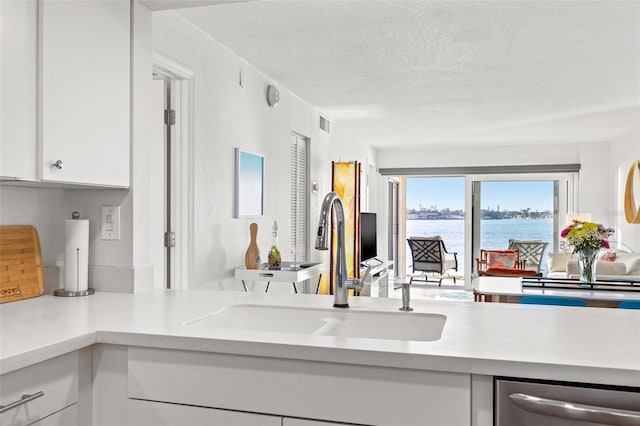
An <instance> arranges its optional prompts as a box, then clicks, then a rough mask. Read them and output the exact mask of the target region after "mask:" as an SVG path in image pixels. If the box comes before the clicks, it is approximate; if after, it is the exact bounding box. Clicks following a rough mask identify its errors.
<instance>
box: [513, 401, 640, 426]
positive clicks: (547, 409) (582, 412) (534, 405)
mask: <svg viewBox="0 0 640 426" xmlns="http://www.w3.org/2000/svg"><path fill="white" fill-rule="evenodd" d="M509 398H511V401H513V403H514V404H515V405H517V406H518V407H520V408H522V409H523V410H525V411H529V412H531V413H536V414H542V415H546V416H550V417H559V418H563V419H569V420H578V421H582V422H591V423H598V424H603V425H619V426H638V425H640V412H638V411H629V410H619V409H616V408H607V407H597V406H594V405H585V404H576V403H574V402H568V401H557V400H555V399H546V398H540V397H537V396H532V395H527V394H524V393H514V394H511V395H509Z"/></svg>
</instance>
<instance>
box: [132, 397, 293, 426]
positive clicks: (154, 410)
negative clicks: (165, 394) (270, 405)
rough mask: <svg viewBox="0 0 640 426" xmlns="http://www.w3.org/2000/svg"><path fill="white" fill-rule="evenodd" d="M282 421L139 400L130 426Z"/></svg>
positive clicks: (240, 425)
mask: <svg viewBox="0 0 640 426" xmlns="http://www.w3.org/2000/svg"><path fill="white" fill-rule="evenodd" d="M281 421H282V419H281V418H280V417H279V416H267V415H263V414H255V413H245V412H242V411H230V410H218V409H215V408H204V407H196V406H191V405H180V404H168V403H164V402H156V401H145V400H140V399H130V400H129V425H130V426H142V425H150V426H151V425H153V426H162V425H167V426H173V425H183V426H189V425H194V426H195V425H209V426H215V425H221V426H222V425H224V426H280V425H281Z"/></svg>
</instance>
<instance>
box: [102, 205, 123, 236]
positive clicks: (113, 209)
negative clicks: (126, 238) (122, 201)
mask: <svg viewBox="0 0 640 426" xmlns="http://www.w3.org/2000/svg"><path fill="white" fill-rule="evenodd" d="M102 239H103V240H119V239H120V206H102Z"/></svg>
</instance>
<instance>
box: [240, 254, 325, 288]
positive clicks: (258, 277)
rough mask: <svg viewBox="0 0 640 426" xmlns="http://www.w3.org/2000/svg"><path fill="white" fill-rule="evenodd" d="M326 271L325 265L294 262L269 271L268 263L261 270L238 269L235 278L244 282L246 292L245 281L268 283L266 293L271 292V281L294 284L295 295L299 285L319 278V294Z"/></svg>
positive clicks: (262, 265) (261, 266) (284, 263)
mask: <svg viewBox="0 0 640 426" xmlns="http://www.w3.org/2000/svg"><path fill="white" fill-rule="evenodd" d="M324 271H325V265H324V263H295V264H294V263H293V262H282V266H281V267H280V269H269V268H268V266H267V264H266V263H262V264H261V265H260V269H247V268H245V267H241V268H236V270H235V277H236V279H237V280H240V281H241V282H242V286H243V287H244V291H249V290H248V289H247V285H246V283H245V281H267V288H266V290H265V292H267V291H269V284H271V281H274V282H289V283H292V285H293V290H294V292H295V293H298V288H297V287H296V284H297V283H299V282H301V281H306V280H308V279H312V278H315V277H318V284H317V286H316V294H317V293H318V289H319V288H320V280H321V279H322V273H323V272H324Z"/></svg>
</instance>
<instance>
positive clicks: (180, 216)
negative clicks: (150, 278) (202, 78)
mask: <svg viewBox="0 0 640 426" xmlns="http://www.w3.org/2000/svg"><path fill="white" fill-rule="evenodd" d="M152 66H153V73H154V74H157V75H159V76H161V77H163V78H165V79H168V80H170V81H171V82H172V90H173V93H174V94H176V95H177V96H175V102H173V105H174V108H175V109H176V122H175V126H174V128H173V133H172V137H171V142H172V146H171V148H172V150H171V157H172V162H171V165H172V170H171V173H170V176H171V189H172V191H171V192H172V195H171V196H172V200H173V202H172V206H173V208H172V210H171V212H172V215H171V216H172V224H173V226H172V229H173V230H175V232H176V234H177V242H176V246H175V247H174V251H173V255H172V256H171V265H170V266H171V277H170V283H171V288H174V289H175V288H177V289H186V288H188V286H189V283H190V278H191V276H192V271H193V254H194V249H193V241H194V211H195V207H194V200H195V198H194V181H195V176H194V167H193V164H194V134H195V132H194V129H195V121H194V111H195V85H194V77H195V73H194V72H193V71H192V70H191V69H189V68H187V67H185V66H184V65H182V64H180V63H178V62H176V61H174V60H173V59H171V58H168V57H166V56H164V55H162V54H160V53H158V52H156V51H153V52H152ZM176 92H177V93H176ZM163 232H164V230H163Z"/></svg>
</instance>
